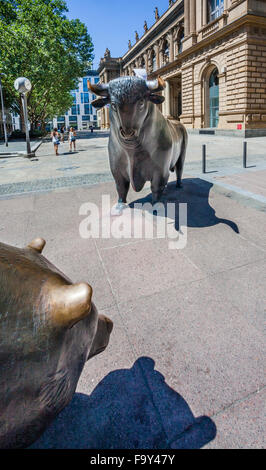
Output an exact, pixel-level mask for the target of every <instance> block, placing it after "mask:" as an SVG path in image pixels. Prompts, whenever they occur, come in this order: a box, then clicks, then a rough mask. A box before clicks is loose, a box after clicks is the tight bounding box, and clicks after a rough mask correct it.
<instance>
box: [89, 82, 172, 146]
mask: <svg viewBox="0 0 266 470" xmlns="http://www.w3.org/2000/svg"><path fill="white" fill-rule="evenodd" d="M88 88H89V90H90V91H91V92H92V93H94V94H95V95H98V96H100V98H98V99H96V100H94V101H93V102H92V106H94V107H95V108H102V107H104V106H105V105H107V104H110V109H111V115H112V118H113V119H114V121H115V123H116V127H117V129H119V133H120V136H121V137H122V138H123V139H126V140H131V139H134V138H136V137H138V135H139V132H140V130H141V128H142V125H143V123H144V121H145V119H146V117H147V115H148V112H149V109H150V103H154V104H160V103H163V101H164V99H165V98H164V97H163V96H160V95H158V94H157V93H159V92H160V91H162V90H163V89H164V88H165V82H164V80H163V79H162V78H160V77H159V78H158V80H154V81H148V80H144V79H142V78H139V77H121V78H117V79H115V80H112V81H111V82H109V83H108V84H104V83H103V84H96V85H92V84H91V83H90V82H89V81H88Z"/></svg>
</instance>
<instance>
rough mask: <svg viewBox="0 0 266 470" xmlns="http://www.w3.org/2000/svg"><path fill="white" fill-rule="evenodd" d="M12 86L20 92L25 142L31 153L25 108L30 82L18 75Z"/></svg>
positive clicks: (29, 153)
mask: <svg viewBox="0 0 266 470" xmlns="http://www.w3.org/2000/svg"><path fill="white" fill-rule="evenodd" d="M14 86H15V89H16V90H17V91H18V92H19V93H20V94H21V98H22V103H23V113H24V122H25V132H26V142H27V154H28V155H31V147H30V135H29V124H28V109H27V93H28V92H29V91H30V90H31V83H30V81H29V80H28V79H27V78H25V77H19V78H17V80H16V81H15V83H14Z"/></svg>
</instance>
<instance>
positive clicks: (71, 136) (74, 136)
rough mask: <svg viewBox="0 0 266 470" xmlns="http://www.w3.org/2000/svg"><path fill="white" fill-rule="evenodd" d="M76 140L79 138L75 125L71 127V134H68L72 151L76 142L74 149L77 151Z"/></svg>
mask: <svg viewBox="0 0 266 470" xmlns="http://www.w3.org/2000/svg"><path fill="white" fill-rule="evenodd" d="M76 140H77V133H76V131H75V129H74V128H73V127H70V131H69V136H68V141H69V150H70V152H72V145H73V144H74V151H76Z"/></svg>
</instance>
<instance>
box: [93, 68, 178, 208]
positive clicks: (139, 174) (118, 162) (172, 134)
mask: <svg viewBox="0 0 266 470" xmlns="http://www.w3.org/2000/svg"><path fill="white" fill-rule="evenodd" d="M88 87H89V90H90V91H91V92H92V93H94V94H96V95H98V96H101V98H99V99H96V100H94V101H93V102H92V105H93V106H94V107H95V108H102V107H103V106H105V105H107V104H108V105H109V106H110V139H109V159H110V167H111V171H112V174H113V177H114V179H115V182H116V188H117V192H118V197H119V199H118V205H117V209H118V213H119V210H120V209H121V210H122V209H123V206H125V204H126V201H127V194H128V190H129V186H130V183H131V185H132V187H133V189H134V190H135V191H137V192H138V191H141V190H142V188H143V186H144V184H145V183H146V182H147V181H150V182H151V190H152V200H153V203H155V202H157V201H159V199H160V197H161V195H162V193H163V190H164V188H165V186H166V185H167V183H168V179H169V175H170V171H176V176H177V187H178V188H180V187H181V186H182V185H181V180H182V173H183V167H184V161H185V155H186V147H187V132H186V129H185V127H184V126H183V125H182V124H181V123H180V122H178V121H171V120H168V119H165V117H164V116H163V115H162V113H161V112H160V110H159V108H158V107H157V106H155V105H156V104H160V103H162V102H163V101H164V99H165V98H164V97H163V96H160V95H159V94H158V93H159V92H161V91H162V90H163V89H164V87H165V82H164V81H163V79H162V78H160V77H159V79H158V80H154V81H148V80H145V79H144V78H141V77H120V78H117V79H115V80H112V81H110V82H109V83H108V84H96V85H92V84H91V83H90V82H89V81H88Z"/></svg>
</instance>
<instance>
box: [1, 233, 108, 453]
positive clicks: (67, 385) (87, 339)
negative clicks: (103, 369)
mask: <svg viewBox="0 0 266 470" xmlns="http://www.w3.org/2000/svg"><path fill="white" fill-rule="evenodd" d="M44 246H45V241H44V240H43V239H41V238H38V239H35V240H33V241H32V242H31V243H30V244H29V245H28V246H27V247H26V248H25V249H20V248H14V247H11V246H8V245H5V244H3V243H0V448H23V447H27V446H29V445H30V444H32V443H33V442H34V441H35V440H36V439H38V437H39V436H40V435H41V433H42V432H43V431H44V430H45V428H46V427H47V426H48V425H49V423H50V422H51V420H52V419H53V418H55V416H56V415H57V414H58V413H59V412H60V411H61V410H62V409H63V408H64V407H65V406H66V405H67V404H68V403H69V402H70V401H71V399H72V396H73V394H74V392H75V389H76V386H77V382H78V380H79V377H80V374H81V372H82V369H83V366H84V364H85V362H86V361H87V360H88V359H89V358H91V357H93V356H95V355H96V354H98V353H100V352H102V351H103V350H104V349H105V348H106V346H107V344H108V342H109V336H110V333H111V331H112V327H113V324H112V321H111V320H109V319H108V318H107V317H104V316H102V315H98V312H97V309H96V307H95V305H94V304H93V303H92V301H91V298H92V288H91V287H90V286H89V285H88V284H86V283H80V284H72V282H71V281H70V279H68V278H67V277H66V276H65V275H64V274H63V273H61V272H60V271H59V270H58V269H57V268H56V267H55V266H53V265H52V264H51V263H50V262H49V261H48V260H47V259H46V258H44V257H43V256H42V254H41V252H42V250H43V248H44Z"/></svg>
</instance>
